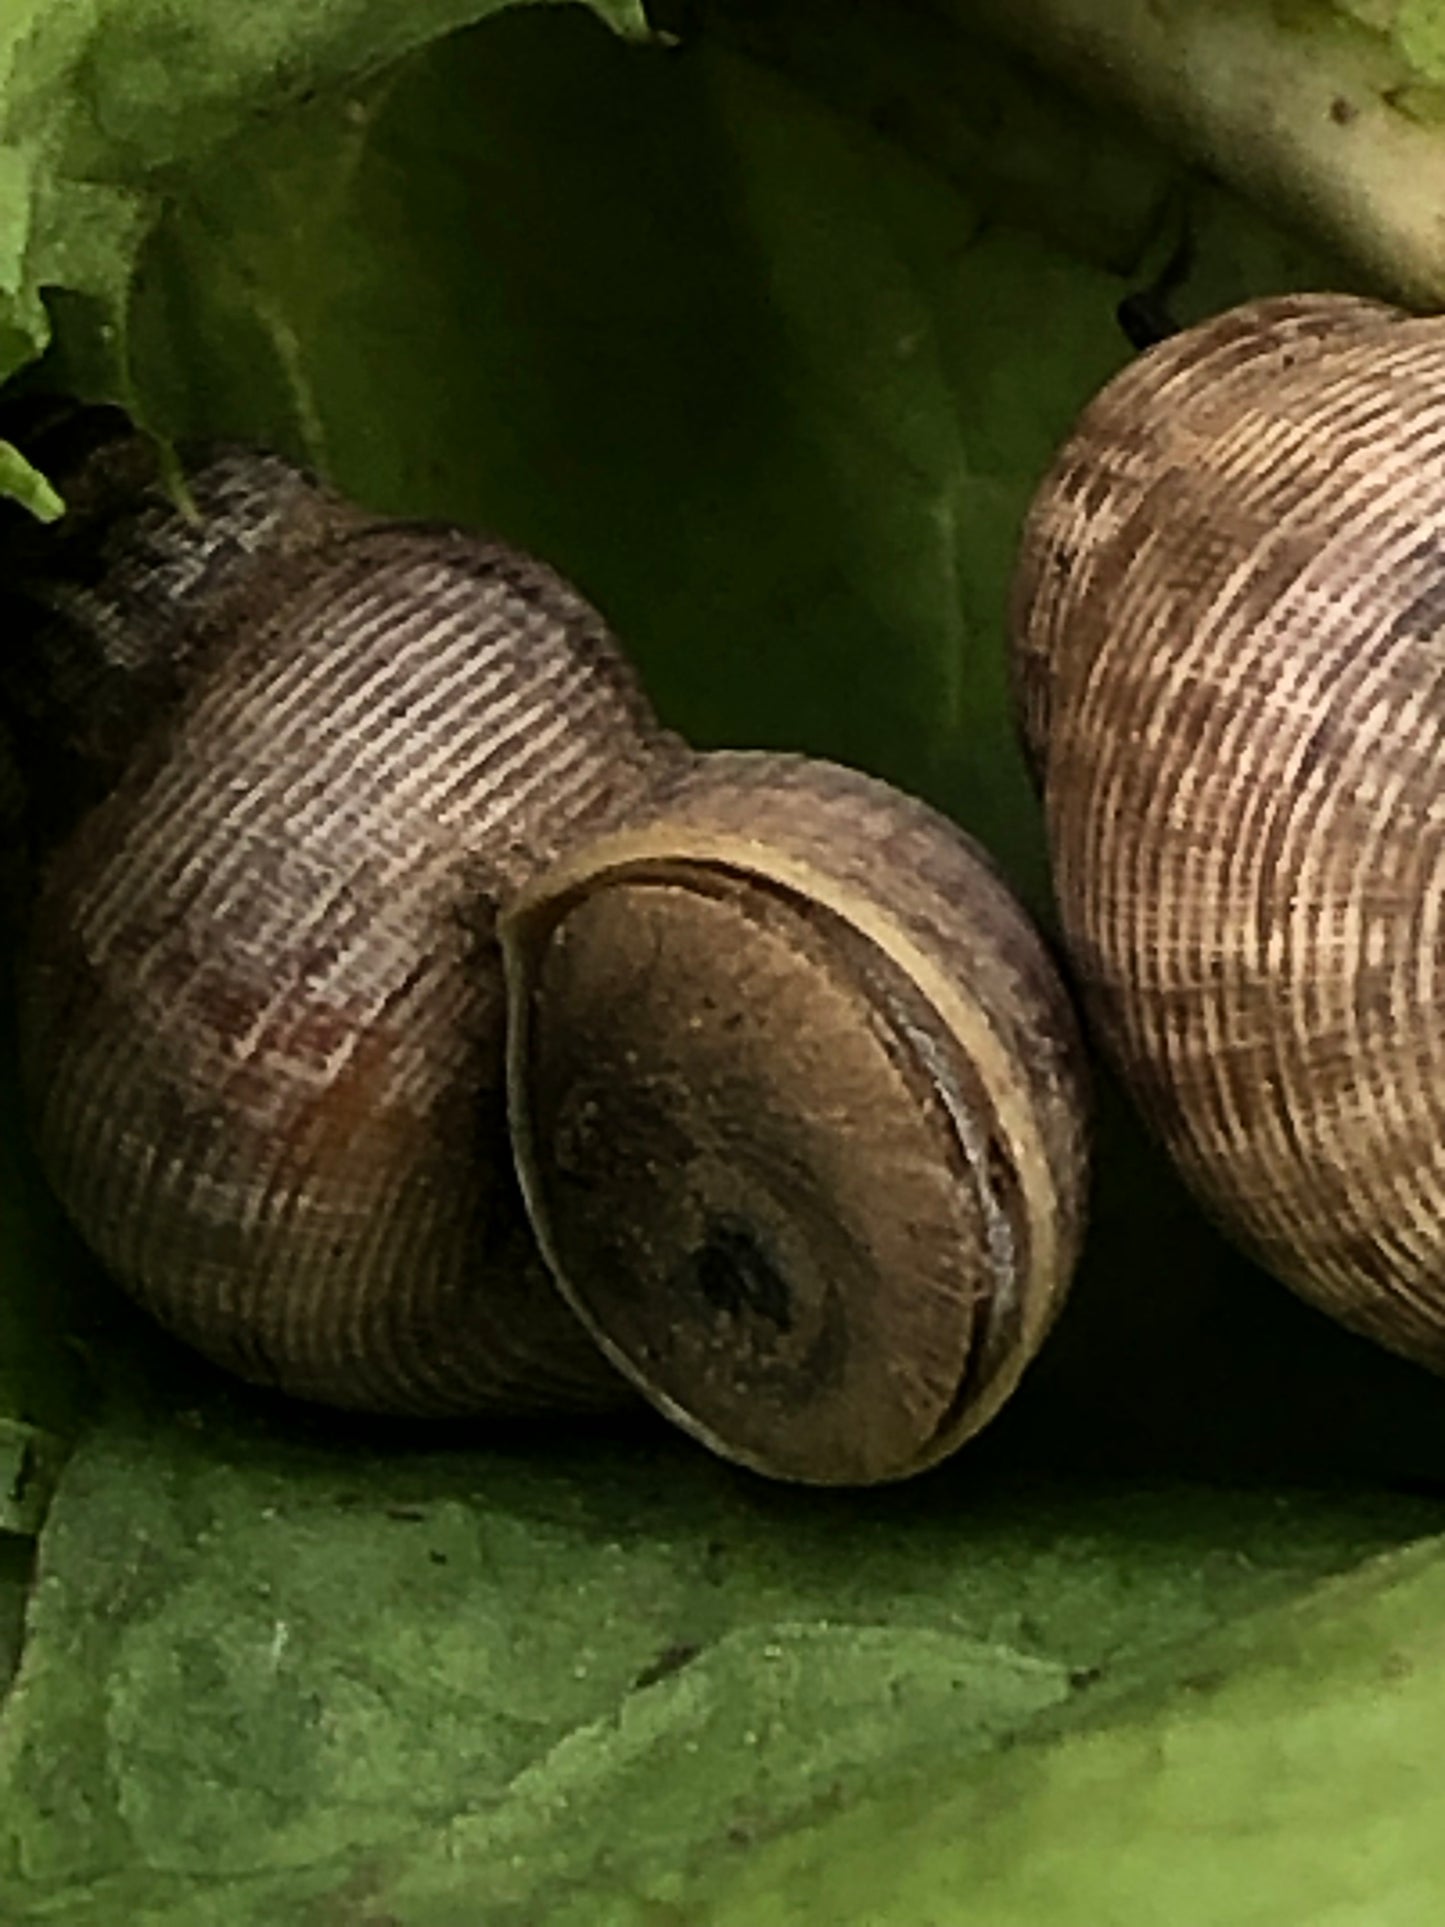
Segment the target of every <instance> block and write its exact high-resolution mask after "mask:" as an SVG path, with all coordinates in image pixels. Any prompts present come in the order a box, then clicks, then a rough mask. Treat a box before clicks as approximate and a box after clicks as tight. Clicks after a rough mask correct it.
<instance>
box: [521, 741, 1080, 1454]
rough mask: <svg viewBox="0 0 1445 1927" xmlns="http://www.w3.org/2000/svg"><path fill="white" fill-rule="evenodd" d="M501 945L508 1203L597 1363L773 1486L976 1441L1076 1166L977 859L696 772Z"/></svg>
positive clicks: (821, 784) (900, 821) (862, 809)
mask: <svg viewBox="0 0 1445 1927" xmlns="http://www.w3.org/2000/svg"><path fill="white" fill-rule="evenodd" d="M501 928H502V939H503V945H504V948H505V951H506V955H507V965H508V975H509V980H510V986H511V994H512V1028H511V1035H510V1048H509V1056H510V1065H511V1076H510V1084H511V1096H512V1117H513V1137H514V1142H515V1146H516V1151H517V1157H518V1163H519V1168H520V1170H521V1174H522V1183H523V1189H524V1191H525V1193H526V1196H527V1200H528V1204H529V1208H530V1211H531V1216H532V1220H533V1223H534V1225H535V1226H536V1228H537V1231H538V1234H539V1236H540V1238H541V1241H542V1245H543V1248H544V1250H545V1252H546V1254H547V1256H548V1258H549V1260H550V1262H551V1264H552V1267H553V1270H554V1273H555V1274H556V1276H557V1278H558V1281H559V1283H560V1285H561V1288H562V1290H563V1291H564V1293H565V1294H566V1296H567V1297H568V1299H569V1301H570V1302H571V1303H572V1305H573V1306H574V1307H575V1308H576V1310H577V1312H578V1314H579V1316H580V1317H581V1318H582V1320H583V1321H584V1323H585V1324H586V1325H587V1326H588V1328H589V1329H590V1330H591V1331H592V1332H593V1333H594V1335H595V1336H596V1337H597V1339H598V1341H599V1343H600V1344H601V1345H602V1347H603V1348H604V1350H606V1352H607V1353H608V1355H609V1357H611V1358H612V1359H613V1360H614V1361H615V1362H616V1363H617V1364H618V1365H619V1366H620V1368H621V1369H622V1370H623V1371H624V1372H626V1373H627V1374H628V1375H629V1377H631V1378H632V1379H633V1380H634V1381H635V1382H636V1383H637V1384H638V1385H639V1386H640V1387H641V1388H642V1389H643V1390H645V1391H646V1393H647V1394H648V1396H649V1397H651V1398H652V1399H653V1401H654V1402H655V1403H657V1404H658V1405H659V1406H660V1407H661V1408H662V1409H663V1410H664V1411H665V1412H667V1413H668V1414H669V1415H670V1416H671V1417H672V1418H674V1419H675V1420H677V1421H678V1422H679V1423H680V1424H682V1425H683V1426H684V1427H686V1428H687V1429H688V1430H689V1431H691V1432H693V1433H694V1434H696V1435H697V1436H698V1437H700V1438H702V1439H703V1440H704V1441H705V1442H706V1443H708V1444H709V1445H710V1446H712V1447H713V1448H714V1449H715V1450H717V1451H719V1452H722V1453H723V1454H725V1455H726V1456H728V1457H730V1458H734V1459H738V1460H740V1461H742V1462H743V1463H745V1464H748V1465H751V1466H754V1467H756V1468H761V1469H765V1470H767V1471H768V1472H771V1473H773V1474H774V1475H776V1476H781V1477H787V1478H793V1479H800V1480H808V1481H816V1482H838V1483H843V1482H849V1483H866V1482H871V1481H875V1480H880V1479H887V1478H896V1477H900V1476H902V1475H904V1474H906V1473H909V1472H914V1471H917V1470H919V1469H921V1468H922V1467H923V1466H926V1465H929V1464H931V1463H933V1462H935V1461H936V1460H938V1459H940V1458H942V1457H944V1456H945V1455H946V1454H947V1453H948V1452H950V1451H952V1450H953V1449H954V1448H955V1447H956V1446H957V1445H958V1444H960V1443H961V1442H962V1441H963V1440H964V1439H966V1438H967V1437H968V1436H970V1434H972V1433H973V1432H975V1431H977V1430H978V1428H979V1427H980V1426H981V1425H983V1424H984V1423H985V1422H986V1421H987V1419H988V1418H989V1417H990V1416H991V1415H992V1414H993V1413H994V1412H995V1411H996V1410H997V1409H998V1407H999V1406H1000V1405H1001V1404H1002V1403H1003V1401H1004V1399H1005V1398H1006V1397H1007V1396H1008V1394H1009V1392H1010V1391H1011V1390H1012V1389H1013V1387H1014V1385H1015V1384H1016V1383H1017V1381H1018V1378H1019V1376H1020V1374H1021V1372H1022V1370H1023V1368H1024V1366H1025V1365H1026V1363H1027V1362H1028V1360H1029V1359H1030V1358H1031V1357H1032V1356H1033V1354H1034V1352H1035V1351H1036V1350H1037V1348H1038V1345H1039V1343H1040V1342H1041V1340H1042V1338H1043V1336H1044V1334H1045V1332H1046V1331H1047V1329H1048V1327H1049V1325H1050V1323H1051V1320H1052V1318H1053V1315H1054V1312H1055V1311H1056V1309H1057V1307H1058V1304H1059V1302H1060V1299H1061V1296H1062V1293H1063V1290H1064V1288H1065V1286H1066V1284H1067V1281H1068V1279H1069V1277H1070V1274H1071V1272H1072V1269H1073V1265H1074V1260H1075V1258H1076V1255H1077V1249H1078V1244H1079V1239H1080V1232H1081V1222H1082V1214H1083V1194H1084V1168H1085V1146H1084V1123H1083V1111H1084V1104H1083V1092H1082V1086H1081V1073H1080V1053H1079V1050H1078V1047H1077V1039H1076V1036H1075V1031H1074V1026H1073V1022H1072V1018H1071V1015H1070V1012H1069V1009H1068V1007H1067V1005H1066V1003H1065V1001H1064V998H1063V995H1062V992H1061V990H1060V988H1059V984H1058V981H1057V978H1056V976H1055V974H1054V972H1053V969H1052V967H1051V965H1050V963H1049V961H1048V959H1047V957H1046V955H1045V953H1044V950H1043V948H1042V946H1041V944H1040V942H1039V939H1038V937H1037V935H1036V934H1035V932H1034V930H1033V928H1032V926H1031V925H1030V924H1029V923H1028V922H1027V920H1026V919H1025V917H1024V915H1023V913H1022V912H1021V911H1020V910H1019V908H1018V906H1017V905H1016V903H1015V902H1014V900H1013V898H1012V897H1011V896H1010V895H1009V893H1008V891H1007V890H1006V889H1005V888H1004V886H1003V885H1002V883H1001V882H1000V881H999V880H998V878H997V877H996V876H995V875H994V873H993V871H992V869H991V868H990V866H989V865H988V863H987V862H986V861H985V860H984V859H983V858H982V856H981V855H980V853H979V852H978V850H977V849H976V848H975V846H974V845H972V844H971V843H970V842H969V840H968V839H967V838H966V837H965V836H964V835H963V834H962V833H961V832H960V831H958V830H956V829H955V828H954V827H953V826H952V825H951V824H949V823H946V822H945V821H944V820H943V819H942V818H940V817H938V816H936V815H935V814H934V813H933V812H932V811H931V810H928V809H927V808H925V806H924V805H922V804H921V803H917V802H914V801H913V800H911V799H910V798H907V797H904V796H901V795H899V794H898V793H897V792H896V791H894V790H891V789H889V788H888V787H886V786H885V785H884V784H882V783H878V782H874V781H871V780H870V779H868V778H866V777H864V776H861V775H859V774H858V773H856V772H855V771H852V770H847V769H842V768H839V767H837V766H835V765H832V764H827V763H819V762H814V761H810V760H807V759H804V758H802V757H787V756H772V755H761V754H757V755H747V754H738V753H717V754H713V755H710V756H704V757H699V758H697V759H695V760H694V761H692V762H691V763H687V764H683V765H680V766H678V767H677V768H675V769H674V770H673V771H672V772H671V773H670V775H669V776H668V778H667V779H666V780H665V781H663V782H660V783H659V784H658V785H657V786H655V787H654V788H653V789H652V790H650V791H649V792H648V794H647V795H646V797H644V798H643V799H642V800H641V801H640V802H639V803H638V804H637V805H636V806H635V808H634V810H633V811H632V813H631V814H630V816H629V818H628V820H627V822H626V824H625V825H624V826H622V827H620V828H618V829H617V830H615V831H614V832H613V833H612V834H610V835H605V836H603V837H602V838H600V839H597V840H595V841H593V842H590V843H588V844H586V845H584V846H582V847H580V848H579V849H577V850H576V851H574V852H572V853H571V854H570V855H568V856H566V857H564V858H563V860H562V861H561V862H560V863H559V864H557V865H555V866H553V867H551V868H550V869H548V870H547V871H545V872H542V873H540V874H539V875H538V876H537V878H536V879H535V880H534V881H533V882H532V883H531V884H530V885H529V886H528V887H527V889H526V890H525V891H524V892H523V893H522V895H521V896H520V897H519V898H518V899H517V900H516V901H515V902H514V903H513V904H512V905H510V906H509V907H508V908H507V910H506V911H505V912H504V915H503V920H502V926H501Z"/></svg>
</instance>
